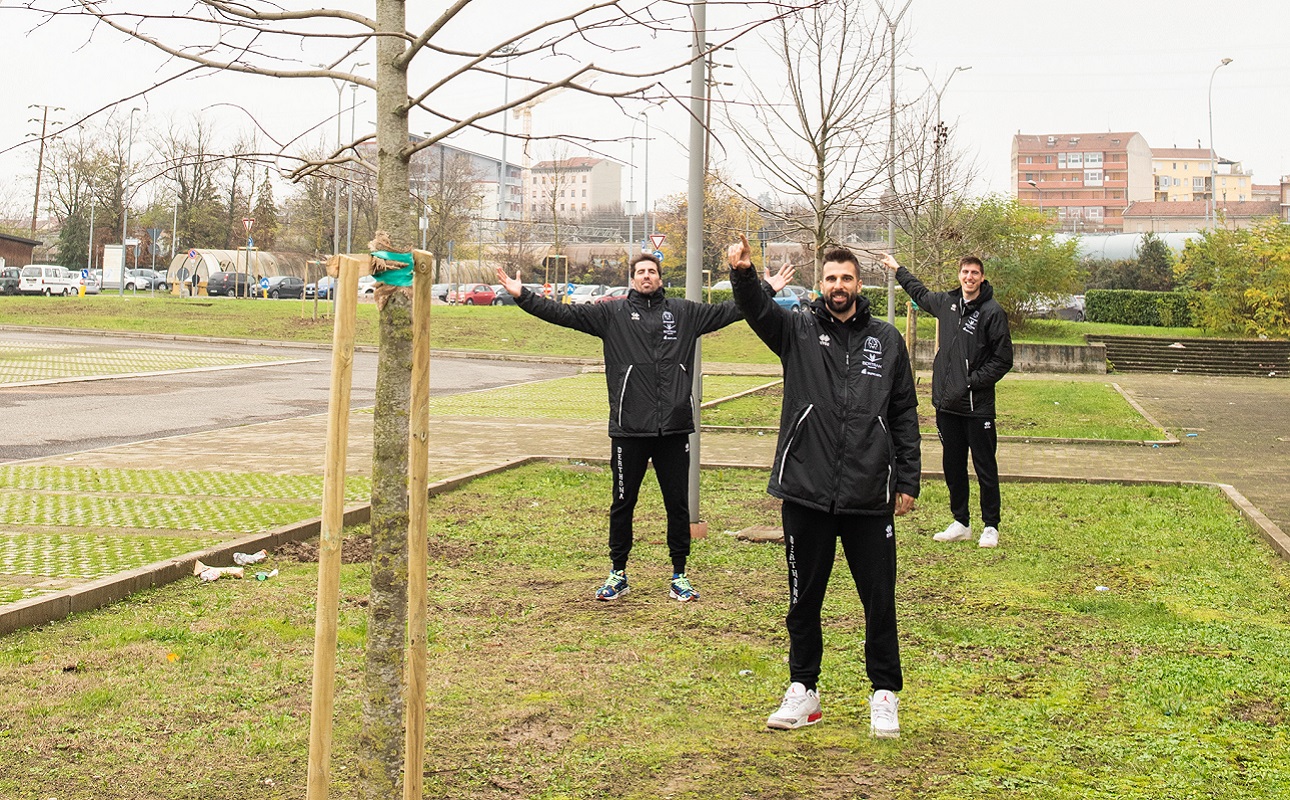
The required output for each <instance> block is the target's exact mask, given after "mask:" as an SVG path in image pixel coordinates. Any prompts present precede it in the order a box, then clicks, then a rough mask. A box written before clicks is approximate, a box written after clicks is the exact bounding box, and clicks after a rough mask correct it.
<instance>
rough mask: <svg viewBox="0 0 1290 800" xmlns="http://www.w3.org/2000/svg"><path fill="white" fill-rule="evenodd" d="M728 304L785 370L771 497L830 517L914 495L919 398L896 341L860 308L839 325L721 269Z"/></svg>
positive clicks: (750, 277)
mask: <svg viewBox="0 0 1290 800" xmlns="http://www.w3.org/2000/svg"><path fill="white" fill-rule="evenodd" d="M730 274H731V278H730V279H731V282H732V284H733V288H734V293H735V302H736V303H737V304H738V305H739V309H740V310H741V311H742V312H743V313H744V316H745V317H746V318H747V320H748V324H749V325H750V326H751V327H752V329H753V331H755V332H756V334H757V335H758V336H759V337H760V338H761V340H762V341H763V342H765V343H766V345H767V346H768V347H770V349H771V350H772V351H774V352H775V354H776V355H778V356H779V358H780V361H781V362H782V364H783V367H784V404H783V407H782V409H781V411H780V422H779V444H778V446H777V447H776V450H775V463H774V465H773V466H772V468H771V475H770V485H769V486H768V487H767V491H769V492H770V494H771V495H773V496H775V497H778V498H780V499H781V500H788V501H791V502H794V503H798V504H800V505H803V506H807V507H808V508H813V509H817V510H819V511H826V512H829V513H836V514H865V515H887V514H891V513H893V511H894V509H895V502H896V494H897V493H901V494H907V495H909V496H911V497H918V490H919V471H920V467H921V462H920V454H919V444H920V437H919V433H918V397H917V396H916V395H915V393H914V378H913V375H912V374H911V373H910V370H909V354H908V353H907V352H906V350H905V341H904V339H902V338H901V336H900V333H899V332H898V331H897V330H896V328H895V327H893V326H892V325H889V324H888V323H886V322H883V321H881V320H876V319H873V317H872V315H871V314H870V312H869V301H868V300H866V299H865V298H864V297H863V296H862V297H857V298H856V313H855V315H854V316H852V317H851V319H849V320H848V321H847V322H838V321H837V319H836V318H835V317H834V316H833V315H832V314H830V313H829V311H828V310H827V308H826V307H825V305H824V301H823V300H816V301H815V302H813V303H811V304H810V305H809V306H807V307H804V308H803V310H802V311H800V312H797V313H795V312H791V311H788V310H786V309H782V308H780V307H779V306H778V305H776V304H775V302H774V301H773V300H771V299H770V298H769V297H767V296H766V294H765V293H764V292H762V291H759V290H758V288H757V281H756V278H755V276H754V273H753V271H752V270H751V269H733V270H731V271H730Z"/></svg>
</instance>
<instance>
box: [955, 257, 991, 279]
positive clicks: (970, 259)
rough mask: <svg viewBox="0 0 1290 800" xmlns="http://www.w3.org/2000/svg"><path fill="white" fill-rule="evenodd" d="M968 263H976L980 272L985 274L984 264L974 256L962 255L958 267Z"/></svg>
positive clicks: (960, 267)
mask: <svg viewBox="0 0 1290 800" xmlns="http://www.w3.org/2000/svg"><path fill="white" fill-rule="evenodd" d="M968 264H976V268H977V269H979V270H981V274H982V275H984V274H985V264H984V263H983V262H982V261H981V259H979V258H977V257H976V256H963V257H962V258H960V259H959V269H963V267H965V266H967V265H968Z"/></svg>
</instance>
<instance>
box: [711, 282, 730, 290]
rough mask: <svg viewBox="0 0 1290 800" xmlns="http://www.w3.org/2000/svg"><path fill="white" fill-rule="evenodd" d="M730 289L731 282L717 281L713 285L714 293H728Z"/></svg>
mask: <svg viewBox="0 0 1290 800" xmlns="http://www.w3.org/2000/svg"><path fill="white" fill-rule="evenodd" d="M730 289H731V286H730V281H717V282H716V283H714V284H712V291H714V292H728V291H730Z"/></svg>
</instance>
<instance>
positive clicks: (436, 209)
mask: <svg viewBox="0 0 1290 800" xmlns="http://www.w3.org/2000/svg"><path fill="white" fill-rule="evenodd" d="M422 155H433V154H432V153H430V152H428V151H426V152H423V153H422ZM414 171H415V174H414V177H413V184H414V185H416V186H423V187H425V193H424V195H420V196H418V200H420V202H421V205H422V216H423V219H424V221H425V226H426V233H425V239H426V247H428V248H429V249H430V252H432V253H434V257H435V280H436V282H440V281H442V280H443V269H444V265H445V262H446V261H447V259H448V249H449V243H450V242H457V243H462V242H464V240H465V239H466V237H467V235H468V232H469V229H470V223H471V220H472V219H473V216H472V215H473V212H474V209H475V208H476V206H478V203H479V184H478V181H479V175H477V174H476V172H475V168H474V166H473V165H472V164H471V161H470V158H469V157H467V156H465V155H463V154H461V153H452V154H448V153H447V151H446V148H442V147H441V148H439V152H438V154H437V156H435V157H431V158H423V159H416V163H415V166H414Z"/></svg>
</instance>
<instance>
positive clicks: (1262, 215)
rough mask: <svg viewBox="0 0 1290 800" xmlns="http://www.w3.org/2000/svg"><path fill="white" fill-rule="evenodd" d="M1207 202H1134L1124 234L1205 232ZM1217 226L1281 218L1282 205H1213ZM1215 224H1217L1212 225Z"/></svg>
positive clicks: (1219, 202) (1126, 214)
mask: <svg viewBox="0 0 1290 800" xmlns="http://www.w3.org/2000/svg"><path fill="white" fill-rule="evenodd" d="M1208 213H1209V201H1208V200H1180V201H1179V200H1175V201H1152V202H1144V203H1133V204H1131V205H1130V206H1129V207H1128V208H1127V209H1125V212H1124V232H1125V233H1146V232H1147V231H1152V232H1154V233H1190V232H1194V231H1203V230H1207V229H1208V228H1209V227H1210V225H1209V221H1208V220H1207V219H1206V215H1207V214H1208ZM1214 214H1215V217H1216V218H1217V219H1219V220H1221V222H1222V225H1221V226H1220V227H1227V228H1249V227H1251V226H1252V225H1253V224H1254V223H1255V222H1256V221H1258V220H1260V219H1266V218H1268V217H1280V215H1281V204H1280V203H1279V202H1277V201H1275V200H1257V201H1255V200H1245V201H1240V200H1236V201H1223V200H1221V199H1220V200H1217V201H1215V203H1214ZM1215 224H1217V222H1216V223H1215Z"/></svg>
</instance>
